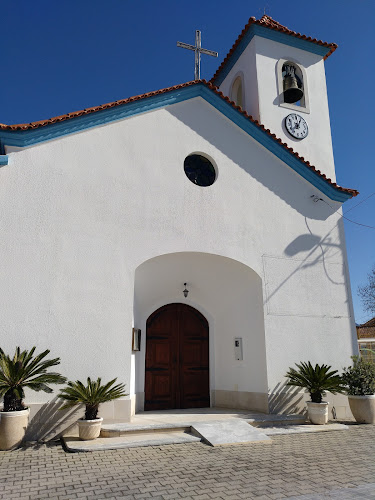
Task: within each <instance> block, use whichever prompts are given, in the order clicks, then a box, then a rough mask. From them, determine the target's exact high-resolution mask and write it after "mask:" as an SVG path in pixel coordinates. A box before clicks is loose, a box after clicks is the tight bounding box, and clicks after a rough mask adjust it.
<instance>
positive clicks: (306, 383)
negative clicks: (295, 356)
mask: <svg viewBox="0 0 375 500" xmlns="http://www.w3.org/2000/svg"><path fill="white" fill-rule="evenodd" d="M296 366H297V368H298V370H296V369H295V368H289V371H288V372H287V374H286V377H288V382H287V385H290V386H296V387H303V388H304V389H306V391H307V392H309V393H310V396H311V400H312V401H313V402H316V403H320V402H321V401H322V397H323V396H325V394H326V392H327V391H329V392H331V393H332V394H337V393H343V392H344V391H345V386H344V383H343V381H342V378H341V376H340V375H339V374H338V371H337V370H332V369H331V368H332V367H331V366H329V365H318V364H316V365H315V367H314V366H313V365H312V364H311V363H310V361H308V362H307V363H305V362H300V363H299V364H298V363H296Z"/></svg>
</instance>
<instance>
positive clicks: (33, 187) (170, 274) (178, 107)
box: [0, 15, 358, 420]
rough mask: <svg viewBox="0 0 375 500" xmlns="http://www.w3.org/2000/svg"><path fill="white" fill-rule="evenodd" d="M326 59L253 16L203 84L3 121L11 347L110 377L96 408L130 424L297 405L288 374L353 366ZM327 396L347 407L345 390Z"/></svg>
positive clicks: (299, 38) (312, 44)
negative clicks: (171, 412) (303, 365)
mask: <svg viewBox="0 0 375 500" xmlns="http://www.w3.org/2000/svg"><path fill="white" fill-rule="evenodd" d="M335 49H336V45H335V44H333V43H326V42H323V41H321V40H316V39H314V38H311V37H309V36H305V35H301V34H300V33H296V32H294V31H291V30H290V29H288V28H286V27H285V26H282V25H281V24H279V23H278V22H276V21H274V20H273V19H271V18H270V17H269V16H267V15H264V16H263V17H262V18H261V19H260V20H256V19H255V18H250V20H249V22H248V23H247V25H246V26H245V28H244V30H243V31H242V32H241V34H240V35H239V37H238V39H237V40H236V42H235V43H234V45H233V47H232V48H231V49H230V51H229V53H228V55H227V56H226V57H225V59H224V60H223V62H222V63H221V65H220V66H219V68H218V70H217V71H216V73H215V75H214V76H213V78H212V79H211V80H210V81H208V82H207V81H205V80H200V79H197V80H194V81H191V82H188V83H183V84H181V85H176V86H173V87H170V88H164V89H162V90H158V91H155V92H149V93H147V94H143V95H138V96H135V97H130V98H127V99H123V100H120V101H116V102H112V103H109V104H105V105H101V106H97V107H93V108H89V109H84V110H82V111H78V112H72V113H68V114H66V115H63V116H58V117H56V118H52V119H49V120H42V121H38V122H33V123H29V124H19V125H0V155H1V156H0V166H1V168H0V190H1V196H0V206H1V208H0V212H1V234H2V238H1V243H0V245H1V251H0V256H1V260H0V262H1V281H0V286H1V292H2V293H1V295H2V300H1V320H2V321H1V327H2V334H1V347H2V348H3V349H4V351H5V352H7V353H12V352H14V349H15V347H16V346H20V347H22V348H23V349H26V348H27V349H29V348H31V347H32V346H33V345H35V346H37V349H38V351H41V350H44V349H50V350H51V356H52V357H60V358H61V364H60V365H59V367H58V368H59V371H60V372H61V373H62V374H63V375H65V376H66V377H68V378H69V380H77V379H78V380H82V381H85V380H86V378H87V377H88V376H90V377H92V378H96V377H98V376H100V377H102V380H103V381H108V380H110V379H112V378H114V377H117V379H118V381H119V382H124V383H125V384H126V389H127V392H128V393H129V396H127V397H126V398H124V399H122V400H118V401H115V402H113V403H107V404H106V405H105V408H104V410H103V411H104V414H102V415H101V416H103V417H105V418H111V419H123V420H130V419H131V416H132V415H134V413H136V412H140V411H143V410H145V411H148V410H168V409H175V408H202V407H210V406H211V407H223V408H225V407H226V408H241V409H249V410H259V411H262V412H266V413H268V412H277V411H286V410H288V411H290V410H291V409H292V408H291V406H290V389H289V388H288V387H286V386H285V374H286V372H287V370H288V368H289V367H292V366H294V365H295V363H299V362H300V361H311V362H312V363H314V364H315V363H319V364H323V363H325V364H329V365H331V366H332V367H333V368H334V369H337V370H339V371H341V370H342V368H343V367H345V366H348V365H349V364H350V362H351V361H350V356H351V355H353V354H355V353H356V352H357V349H358V347H357V339H356V330H355V324H354V317H353V307H352V299H351V292H350V282H349V274H348V265H347V257H346V248H345V236H344V227H343V221H342V218H341V217H340V216H339V214H340V210H341V206H342V204H343V203H344V202H345V201H346V200H348V199H350V198H352V197H353V196H356V195H357V194H358V193H357V191H355V190H353V189H348V188H344V187H340V186H339V185H338V184H337V183H336V179H335V165H334V157H333V149H332V139H331V129H330V118H329V109H328V100H327V89H326V79H325V68H324V65H325V61H326V60H327V59H328V58H329V57H330V56H331V55H332V54H333V52H334V51H335ZM327 63H329V61H327ZM306 399H307V396H306V397H305V396H303V397H302V395H301V397H300V398H299V400H298V404H299V405H300V407H301V408H302V407H303V406H304V401H305V400H306ZM49 400H51V396H50V395H47V394H44V393H27V397H26V401H25V402H26V403H27V404H28V405H29V406H30V407H31V410H32V411H34V413H35V412H36V411H37V410H38V409H39V408H41V407H42V405H43V404H44V403H46V402H47V401H49ZM328 400H329V402H330V403H331V404H334V405H335V409H336V412H337V415H338V416H339V417H340V416H342V417H343V416H345V414H346V413H345V412H346V411H347V410H346V404H347V403H346V398H345V397H343V396H341V397H340V396H336V399H335V398H334V397H331V396H330V397H329V398H328ZM296 404H297V403H296ZM33 408H34V410H33ZM296 409H298V408H297V406H296Z"/></svg>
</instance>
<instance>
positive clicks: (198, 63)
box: [177, 30, 219, 80]
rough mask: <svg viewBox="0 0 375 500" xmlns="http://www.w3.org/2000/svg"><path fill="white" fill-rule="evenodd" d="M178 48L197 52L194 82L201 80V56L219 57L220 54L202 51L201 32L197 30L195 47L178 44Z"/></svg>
mask: <svg viewBox="0 0 375 500" xmlns="http://www.w3.org/2000/svg"><path fill="white" fill-rule="evenodd" d="M177 47H182V48H183V49H189V50H194V52H195V66H194V80H200V79H201V54H207V55H208V56H212V57H217V56H218V55H219V54H218V53H217V52H214V51H213V50H207V49H202V47H201V32H200V31H199V30H195V45H190V44H188V43H183V42H177Z"/></svg>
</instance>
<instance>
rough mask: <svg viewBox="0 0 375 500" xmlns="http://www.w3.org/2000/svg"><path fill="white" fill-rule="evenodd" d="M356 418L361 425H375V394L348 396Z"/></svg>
mask: <svg viewBox="0 0 375 500" xmlns="http://www.w3.org/2000/svg"><path fill="white" fill-rule="evenodd" d="M348 399H349V406H350V409H351V411H352V413H353V416H354V418H355V419H356V421H357V422H358V423H361V424H375V394H369V395H367V396H348Z"/></svg>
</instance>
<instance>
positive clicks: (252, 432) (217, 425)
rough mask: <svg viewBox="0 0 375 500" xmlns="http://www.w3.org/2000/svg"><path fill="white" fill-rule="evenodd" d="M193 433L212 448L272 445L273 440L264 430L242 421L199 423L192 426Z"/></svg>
mask: <svg viewBox="0 0 375 500" xmlns="http://www.w3.org/2000/svg"><path fill="white" fill-rule="evenodd" d="M191 432H192V433H193V434H195V435H196V436H199V437H201V438H202V441H204V442H205V443H207V444H209V445H211V446H225V445H234V444H249V443H255V442H258V443H260V442H262V443H271V438H269V437H268V436H266V434H265V433H264V432H263V430H262V431H261V430H260V429H259V428H257V427H253V426H251V425H249V424H248V423H247V422H245V421H244V420H241V419H231V420H216V421H211V422H198V423H195V424H193V425H192V426H191Z"/></svg>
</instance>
